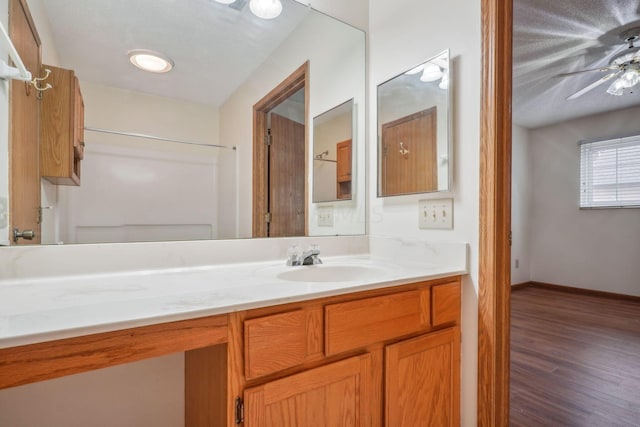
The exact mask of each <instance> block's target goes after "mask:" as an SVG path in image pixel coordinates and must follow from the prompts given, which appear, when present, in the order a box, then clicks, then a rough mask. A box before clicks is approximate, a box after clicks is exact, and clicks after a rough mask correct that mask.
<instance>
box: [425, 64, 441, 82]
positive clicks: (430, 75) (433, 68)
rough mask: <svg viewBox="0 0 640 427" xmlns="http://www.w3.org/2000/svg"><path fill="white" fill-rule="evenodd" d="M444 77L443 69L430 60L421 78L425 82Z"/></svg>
mask: <svg viewBox="0 0 640 427" xmlns="http://www.w3.org/2000/svg"><path fill="white" fill-rule="evenodd" d="M441 78H442V70H441V69H440V67H438V66H437V65H436V64H433V63H431V62H428V63H427V64H426V65H425V66H424V70H423V71H422V75H421V76H420V80H421V81H423V82H435V81H436V80H439V79H441Z"/></svg>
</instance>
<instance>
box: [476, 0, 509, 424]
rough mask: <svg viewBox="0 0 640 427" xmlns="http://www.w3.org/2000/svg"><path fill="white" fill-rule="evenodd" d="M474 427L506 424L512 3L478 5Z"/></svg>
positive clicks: (496, 1) (495, 1) (506, 0)
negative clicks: (479, 62) (479, 74)
mask: <svg viewBox="0 0 640 427" xmlns="http://www.w3.org/2000/svg"><path fill="white" fill-rule="evenodd" d="M481 12H482V19H481V25H482V29H481V33H482V78H481V110H480V227H479V232H480V235H479V282H478V288H479V292H478V401H477V404H478V408H477V416H478V420H477V425H478V426H481V427H503V426H504V427H506V426H508V425H509V370H510V356H509V350H510V307H511V306H510V297H511V271H510V268H511V244H510V240H511V236H510V230H511V94H512V66H513V65H512V50H511V49H512V36H513V0H482V3H481Z"/></svg>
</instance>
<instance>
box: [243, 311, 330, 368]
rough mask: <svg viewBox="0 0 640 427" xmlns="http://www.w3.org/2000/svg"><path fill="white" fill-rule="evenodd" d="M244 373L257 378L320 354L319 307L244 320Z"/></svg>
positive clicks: (320, 321)
mask: <svg viewBox="0 0 640 427" xmlns="http://www.w3.org/2000/svg"><path fill="white" fill-rule="evenodd" d="M244 345H245V351H244V354H245V357H244V363H245V374H246V377H247V379H252V378H257V377H261V376H263V375H268V374H271V373H274V372H277V371H281V370H283V369H286V368H290V367H292V366H296V365H299V364H301V363H304V362H305V361H307V360H312V359H314V358H318V357H321V356H322V309H321V308H320V307H316V308H312V309H303V310H296V311H291V312H288V313H282V314H275V315H272V316H264V317H258V318H256V319H251V320H247V321H245V322H244Z"/></svg>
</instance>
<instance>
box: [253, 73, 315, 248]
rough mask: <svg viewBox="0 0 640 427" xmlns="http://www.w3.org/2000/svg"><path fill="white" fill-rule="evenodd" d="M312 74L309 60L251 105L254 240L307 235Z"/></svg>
mask: <svg viewBox="0 0 640 427" xmlns="http://www.w3.org/2000/svg"><path fill="white" fill-rule="evenodd" d="M308 71H309V63H308V62H306V63H304V64H303V65H302V66H300V67H299V68H298V69H297V70H296V71H294V72H293V73H292V74H291V75H290V76H289V77H287V78H286V79H285V80H284V81H283V82H282V83H280V84H279V85H278V86H276V87H275V88H274V89H273V90H272V91H271V92H269V93H268V94H267V95H266V96H265V97H264V98H262V99H261V100H260V101H258V103H256V104H255V105H254V106H253V221H252V228H253V237H290V236H304V235H306V234H307V230H308V218H307V214H306V212H307V209H306V205H307V200H308V193H307V191H308V190H307V188H308V186H307V175H308V174H307V170H308V164H307V157H308V156H307V152H308V151H307V150H308V149H307V147H308V132H307V126H306V121H307V117H308V116H309V114H308V112H309V85H308V83H307V82H308ZM295 106H298V107H297V108H296V107H295Z"/></svg>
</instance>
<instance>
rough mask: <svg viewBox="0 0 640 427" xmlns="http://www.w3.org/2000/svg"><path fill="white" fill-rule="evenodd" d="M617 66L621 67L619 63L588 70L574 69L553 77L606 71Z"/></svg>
mask: <svg viewBox="0 0 640 427" xmlns="http://www.w3.org/2000/svg"><path fill="white" fill-rule="evenodd" d="M617 68H620V67H619V66H617V65H608V66H606V67H600V68H590V69H588V70H580V71H572V72H570V73H562V74H556V75H555V76H553V77H568V76H574V75H576V74H582V73H589V72H591V71H600V72H605V71H609V70H615V69H617Z"/></svg>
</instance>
